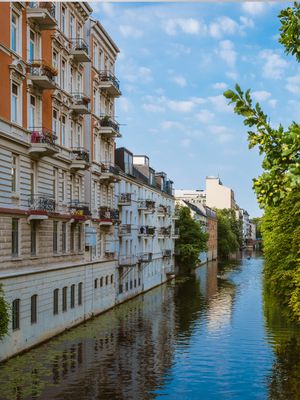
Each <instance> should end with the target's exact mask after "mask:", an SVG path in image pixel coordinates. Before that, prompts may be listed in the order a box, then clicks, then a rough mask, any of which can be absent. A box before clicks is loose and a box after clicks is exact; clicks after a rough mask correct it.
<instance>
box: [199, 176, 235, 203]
mask: <svg viewBox="0 0 300 400" xmlns="http://www.w3.org/2000/svg"><path fill="white" fill-rule="evenodd" d="M205 193H206V205H207V206H208V207H210V208H214V207H215V208H220V209H223V208H234V197H233V192H232V189H230V188H228V187H226V186H223V185H222V184H220V180H219V178H206V189H205Z"/></svg>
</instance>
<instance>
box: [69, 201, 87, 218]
mask: <svg viewBox="0 0 300 400" xmlns="http://www.w3.org/2000/svg"><path fill="white" fill-rule="evenodd" d="M69 211H70V214H71V216H72V219H74V220H76V221H81V220H83V221H85V220H86V219H87V218H88V217H89V216H90V215H91V211H90V207H89V205H88V203H82V202H81V201H79V200H72V201H71V202H70V204H69Z"/></svg>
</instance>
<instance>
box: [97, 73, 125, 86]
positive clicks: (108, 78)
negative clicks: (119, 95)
mask: <svg viewBox="0 0 300 400" xmlns="http://www.w3.org/2000/svg"><path fill="white" fill-rule="evenodd" d="M100 79H101V81H102V82H111V83H112V84H113V85H114V86H115V87H116V88H117V89H118V90H120V82H119V80H118V79H117V78H116V77H115V75H114V74H113V73H112V72H110V71H101V72H100Z"/></svg>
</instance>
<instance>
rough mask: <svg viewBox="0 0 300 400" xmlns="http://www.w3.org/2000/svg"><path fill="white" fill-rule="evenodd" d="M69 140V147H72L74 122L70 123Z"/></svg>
mask: <svg viewBox="0 0 300 400" xmlns="http://www.w3.org/2000/svg"><path fill="white" fill-rule="evenodd" d="M70 139H71V147H74V122H73V121H72V120H71V122H70Z"/></svg>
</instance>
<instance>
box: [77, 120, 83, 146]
mask: <svg viewBox="0 0 300 400" xmlns="http://www.w3.org/2000/svg"><path fill="white" fill-rule="evenodd" d="M81 131H82V129H81V125H79V124H78V125H77V140H76V142H77V143H76V145H77V147H81Z"/></svg>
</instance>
